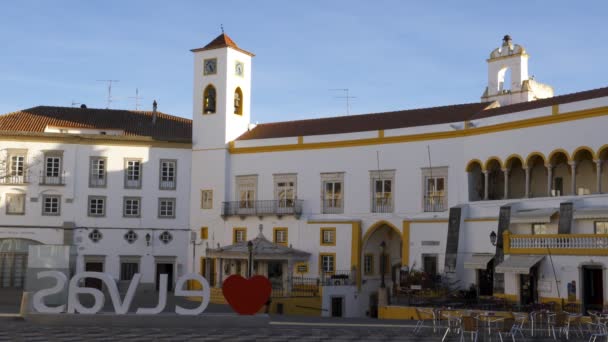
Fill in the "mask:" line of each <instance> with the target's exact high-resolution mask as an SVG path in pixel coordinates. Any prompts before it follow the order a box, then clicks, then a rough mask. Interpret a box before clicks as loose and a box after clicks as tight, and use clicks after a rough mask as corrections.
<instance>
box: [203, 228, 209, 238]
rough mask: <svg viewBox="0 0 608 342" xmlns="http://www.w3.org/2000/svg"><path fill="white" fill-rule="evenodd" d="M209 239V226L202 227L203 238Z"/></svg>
mask: <svg viewBox="0 0 608 342" xmlns="http://www.w3.org/2000/svg"><path fill="white" fill-rule="evenodd" d="M207 239H209V228H207V227H201V240H207Z"/></svg>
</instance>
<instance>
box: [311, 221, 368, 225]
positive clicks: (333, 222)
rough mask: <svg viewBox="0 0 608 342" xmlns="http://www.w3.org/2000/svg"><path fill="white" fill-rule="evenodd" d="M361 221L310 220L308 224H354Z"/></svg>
mask: <svg viewBox="0 0 608 342" xmlns="http://www.w3.org/2000/svg"><path fill="white" fill-rule="evenodd" d="M360 222H361V221H331V220H330V221H308V222H306V223H307V224H354V223H360Z"/></svg>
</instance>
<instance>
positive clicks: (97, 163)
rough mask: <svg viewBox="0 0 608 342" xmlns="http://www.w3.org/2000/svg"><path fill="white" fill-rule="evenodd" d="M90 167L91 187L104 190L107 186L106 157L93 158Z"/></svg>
mask: <svg viewBox="0 0 608 342" xmlns="http://www.w3.org/2000/svg"><path fill="white" fill-rule="evenodd" d="M90 161H91V162H90V165H89V187H91V188H103V187H105V186H106V167H107V159H106V158H105V157H91V159H90Z"/></svg>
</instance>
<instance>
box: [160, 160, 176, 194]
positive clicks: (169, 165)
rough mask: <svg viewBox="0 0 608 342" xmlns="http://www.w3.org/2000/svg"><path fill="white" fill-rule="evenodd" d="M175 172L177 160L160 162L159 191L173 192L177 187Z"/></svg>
mask: <svg viewBox="0 0 608 342" xmlns="http://www.w3.org/2000/svg"><path fill="white" fill-rule="evenodd" d="M176 172H177V160H168V159H161V160H160V189H161V190H175V188H176V187H177V182H176V177H177V176H176Z"/></svg>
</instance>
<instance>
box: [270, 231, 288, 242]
mask: <svg viewBox="0 0 608 342" xmlns="http://www.w3.org/2000/svg"><path fill="white" fill-rule="evenodd" d="M273 242H274V243H276V244H278V245H284V246H287V228H275V229H274V232H273Z"/></svg>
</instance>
